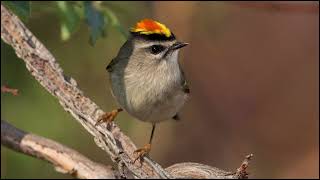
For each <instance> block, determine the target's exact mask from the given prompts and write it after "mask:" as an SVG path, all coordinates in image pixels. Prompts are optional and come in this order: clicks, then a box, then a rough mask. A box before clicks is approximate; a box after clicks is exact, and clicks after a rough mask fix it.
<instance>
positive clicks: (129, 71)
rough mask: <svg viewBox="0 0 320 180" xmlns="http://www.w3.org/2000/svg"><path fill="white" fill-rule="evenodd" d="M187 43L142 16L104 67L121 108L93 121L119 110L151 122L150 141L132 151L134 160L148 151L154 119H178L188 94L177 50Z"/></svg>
mask: <svg viewBox="0 0 320 180" xmlns="http://www.w3.org/2000/svg"><path fill="white" fill-rule="evenodd" d="M186 45H188V43H183V42H179V41H177V40H176V38H175V36H174V34H173V33H172V32H171V31H170V29H168V28H167V27H166V26H165V25H164V24H161V23H159V22H157V21H154V20H151V19H144V20H141V21H140V22H138V23H137V24H136V26H135V27H133V28H131V30H130V36H129V37H128V40H127V41H126V42H125V43H124V44H123V46H122V47H121V48H120V50H119V53H118V55H117V56H116V57H115V58H114V59H112V61H111V62H110V63H109V65H108V66H107V68H106V70H107V71H108V72H109V73H110V81H111V92H112V95H113V96H114V98H115V99H116V101H117V103H118V105H119V106H120V108H118V109H116V110H113V111H111V112H107V113H106V114H104V115H103V116H101V118H99V119H98V121H97V123H96V124H100V123H103V122H112V121H113V120H114V118H115V117H116V116H117V114H118V113H119V112H120V111H122V110H125V111H126V112H128V113H129V114H130V115H131V116H133V117H135V118H136V119H139V120H141V121H146V122H150V123H152V131H151V136H150V139H149V143H148V144H146V145H145V146H144V147H142V148H140V149H138V150H136V151H135V153H137V154H138V157H137V158H136V159H135V161H136V160H137V159H138V158H140V159H141V158H142V157H143V156H145V155H147V154H148V153H149V152H150V150H151V142H152V138H153V134H154V130H155V127H156V123H158V122H161V121H164V120H168V119H175V120H178V119H179V115H178V112H179V111H180V109H181V108H182V107H183V105H184V104H185V102H186V101H187V99H188V97H189V93H190V90H189V87H188V84H187V81H186V79H185V76H184V73H183V71H182V69H181V66H180V64H179V62H178V53H179V50H180V48H182V47H185V46H186ZM135 161H134V162H135Z"/></svg>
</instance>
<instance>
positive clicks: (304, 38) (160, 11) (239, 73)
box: [1, 2, 319, 178]
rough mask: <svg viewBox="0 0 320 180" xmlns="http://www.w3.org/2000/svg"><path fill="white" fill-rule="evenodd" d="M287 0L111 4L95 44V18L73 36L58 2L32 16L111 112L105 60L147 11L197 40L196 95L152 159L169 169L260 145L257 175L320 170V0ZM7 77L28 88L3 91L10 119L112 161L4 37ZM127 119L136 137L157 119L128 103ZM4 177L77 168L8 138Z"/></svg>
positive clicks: (192, 60)
mask: <svg viewBox="0 0 320 180" xmlns="http://www.w3.org/2000/svg"><path fill="white" fill-rule="evenodd" d="M285 3H286V4H283V3H282V4H280V5H281V6H277V5H279V4H275V3H273V4H271V5H270V3H269V4H268V3H247V2H242V3H235V2H103V3H102V4H100V5H101V6H104V7H107V8H108V9H109V12H113V14H112V15H114V16H115V17H116V18H115V17H114V18H115V19H113V21H112V22H113V25H114V26H112V25H111V26H106V28H105V37H104V38H101V37H100V38H98V39H97V40H96V41H95V45H94V46H92V45H91V44H90V43H89V42H90V41H89V39H90V30H89V28H88V25H87V23H86V22H85V21H81V22H80V23H79V25H78V26H76V27H75V28H74V29H75V31H74V33H72V34H71V35H70V37H69V36H68V34H67V35H63V33H62V32H63V31H62V29H63V28H62V25H61V21H62V20H63V17H62V18H61V14H62V13H61V12H59V11H58V8H57V6H59V5H57V3H55V2H32V3H31V10H32V11H31V15H30V17H29V19H28V20H27V21H25V22H26V26H27V27H28V28H29V29H30V30H31V31H32V32H33V34H34V35H35V36H36V37H37V38H38V39H39V40H40V41H41V42H42V43H43V44H44V45H45V46H46V47H47V48H48V49H49V50H50V51H51V52H52V53H53V55H54V56H55V57H56V59H57V60H58V62H59V63H60V65H61V67H62V68H63V69H64V73H65V74H66V75H67V76H71V77H73V78H74V79H75V80H76V81H77V82H78V85H79V87H80V89H81V90H82V91H83V92H84V93H85V95H86V96H88V97H90V98H91V99H92V100H93V101H95V102H96V103H97V104H98V105H99V106H100V107H101V108H102V109H104V110H105V111H111V110H112V109H114V108H116V107H117V106H116V102H115V100H114V99H113V98H112V96H111V93H110V91H109V82H108V74H107V72H106V71H105V67H106V65H107V64H108V63H109V62H110V61H111V59H112V58H113V57H115V56H116V54H117V52H118V50H119V48H120V47H121V45H122V44H123V43H124V41H125V34H126V31H127V30H128V29H129V28H130V27H132V26H134V24H135V23H136V22H137V21H139V20H140V19H142V18H154V19H156V20H158V21H160V22H162V23H164V24H165V25H167V26H168V27H169V28H170V29H171V31H173V32H174V33H175V35H176V36H177V38H178V39H179V40H181V41H185V42H189V43H190V45H189V46H187V47H186V48H184V49H183V50H182V51H181V53H180V57H181V58H180V59H181V63H182V64H183V68H184V71H185V74H186V77H187V79H188V81H189V84H190V89H191V96H192V97H191V99H190V101H189V102H188V103H187V105H186V106H185V107H184V109H183V110H182V112H181V119H182V120H181V121H179V122H176V121H172V120H170V121H165V122H162V123H160V124H159V125H158V126H157V129H156V134H155V137H154V142H153V143H154V145H153V149H152V151H151V154H150V155H151V157H152V158H153V159H154V160H156V161H157V162H159V163H160V164H161V165H162V166H164V167H168V166H170V165H172V164H174V163H178V162H198V163H203V164H207V165H210V166H214V167H218V168H221V169H224V170H228V171H235V170H236V168H238V167H239V165H240V164H241V162H242V160H243V159H244V157H245V155H247V154H250V153H253V154H254V159H253V161H252V162H251V165H250V167H249V172H250V177H252V178H319V3H318V2H285ZM60 5H61V4H60ZM310 7H311V8H310ZM80 8H81V7H80ZM60 9H61V6H60ZM111 19H112V18H111ZM117 27H118V28H117ZM123 29H124V32H123ZM1 85H8V86H9V87H12V88H16V89H19V95H18V96H13V95H12V94H10V93H1V119H4V120H6V121H8V122H10V123H11V124H13V125H14V126H16V127H18V128H20V129H23V130H25V131H28V132H32V133H35V134H38V135H41V136H44V137H47V138H50V139H53V140H56V141H58V142H60V143H62V144H65V145H67V146H69V147H71V148H74V149H76V150H77V151H79V152H81V153H82V154H84V155H86V156H87V157H89V158H91V159H93V160H95V161H97V162H100V163H104V164H112V162H111V160H110V159H109V157H108V155H107V154H106V153H105V152H104V151H102V150H101V149H100V148H99V147H97V146H96V145H95V143H94V141H93V138H92V136H91V135H90V134H89V133H87V132H86V130H84V129H83V128H82V126H81V125H80V124H78V123H77V122H76V121H75V120H74V119H73V118H72V116H71V115H70V114H69V113H67V112H65V111H64V110H63V108H62V107H61V106H60V104H59V103H58V101H57V99H55V98H54V97H53V96H51V95H50V94H49V93H48V92H47V91H46V90H45V89H44V88H42V86H41V85H40V84H39V83H38V82H37V81H36V80H35V79H34V78H33V77H32V76H31V75H30V73H29V72H28V71H27V69H26V68H25V64H24V62H23V61H22V60H20V59H18V58H17V57H16V55H15V53H14V51H13V50H12V48H11V47H9V46H7V45H6V44H5V43H3V41H1ZM116 123H117V124H118V125H119V126H120V127H121V129H122V131H124V132H125V133H126V134H127V135H128V136H129V137H131V139H132V140H133V141H134V142H135V143H136V145H137V146H139V147H140V146H143V145H144V144H145V143H147V141H148V138H149V134H150V131H151V124H148V123H144V122H140V121H138V120H136V119H133V118H132V117H130V116H129V115H128V114H127V113H121V114H120V115H119V116H118V117H117V120H116ZM80 139H81V140H80ZM1 178H71V176H69V175H63V174H60V173H58V172H56V171H55V170H54V168H53V167H52V165H50V164H48V163H46V162H44V161H42V160H39V159H35V158H32V157H29V156H26V155H23V154H20V153H16V152H14V151H12V150H10V149H7V148H6V147H3V146H1Z"/></svg>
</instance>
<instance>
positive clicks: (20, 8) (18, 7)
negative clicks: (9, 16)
mask: <svg viewBox="0 0 320 180" xmlns="http://www.w3.org/2000/svg"><path fill="white" fill-rule="evenodd" d="M3 3H4V5H5V6H7V7H9V8H10V9H11V10H12V11H13V12H14V13H15V14H16V15H18V16H19V17H20V18H21V19H23V20H27V19H28V17H29V16H30V2H29V1H3Z"/></svg>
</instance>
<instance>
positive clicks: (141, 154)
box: [133, 144, 151, 164]
mask: <svg viewBox="0 0 320 180" xmlns="http://www.w3.org/2000/svg"><path fill="white" fill-rule="evenodd" d="M150 150H151V144H146V145H145V146H143V147H142V148H140V149H137V150H135V151H134V152H133V153H134V154H138V156H137V157H136V159H134V161H133V164H134V163H135V162H136V161H137V160H138V159H140V160H141V159H142V158H143V157H145V156H146V155H148V154H149V152H150Z"/></svg>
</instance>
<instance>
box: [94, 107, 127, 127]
mask: <svg viewBox="0 0 320 180" xmlns="http://www.w3.org/2000/svg"><path fill="white" fill-rule="evenodd" d="M121 111H122V109H121V108H118V109H115V110H113V111H111V112H106V113H105V114H103V115H102V116H101V117H100V118H99V119H98V121H97V122H96V124H95V126H97V125H99V124H102V123H104V122H106V123H110V122H112V121H113V120H114V119H115V118H116V117H117V115H118V113H119V112H121Z"/></svg>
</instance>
